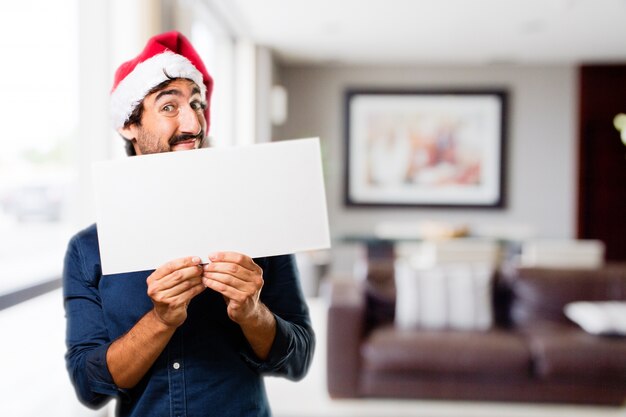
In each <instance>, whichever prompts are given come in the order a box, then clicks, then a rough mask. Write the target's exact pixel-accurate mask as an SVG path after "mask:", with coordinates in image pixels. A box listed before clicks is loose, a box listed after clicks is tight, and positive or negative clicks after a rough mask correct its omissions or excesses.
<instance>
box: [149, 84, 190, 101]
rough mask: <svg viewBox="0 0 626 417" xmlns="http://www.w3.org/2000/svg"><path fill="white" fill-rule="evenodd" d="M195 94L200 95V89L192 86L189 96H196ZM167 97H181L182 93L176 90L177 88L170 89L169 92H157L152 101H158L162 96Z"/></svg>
mask: <svg viewBox="0 0 626 417" xmlns="http://www.w3.org/2000/svg"><path fill="white" fill-rule="evenodd" d="M196 94H200V88H198V87H197V86H194V87H193V88H192V89H191V95H192V96H193V95H196ZM167 95H172V96H182V95H183V93H182V92H181V91H180V90H179V89H177V88H170V89H169V90H162V91H159V92H158V93H157V95H156V97H155V98H154V101H157V100H159V99H160V98H161V97H163V96H167Z"/></svg>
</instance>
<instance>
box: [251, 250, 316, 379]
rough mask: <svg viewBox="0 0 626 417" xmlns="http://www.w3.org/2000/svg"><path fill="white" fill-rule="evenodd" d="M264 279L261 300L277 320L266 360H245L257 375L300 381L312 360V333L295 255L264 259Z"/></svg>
mask: <svg viewBox="0 0 626 417" xmlns="http://www.w3.org/2000/svg"><path fill="white" fill-rule="evenodd" d="M263 278H264V281H265V283H264V285H263V290H262V291H261V301H262V302H263V303H264V304H265V305H266V306H267V307H268V308H269V310H270V311H271V312H272V314H274V317H275V318H276V336H275V338H274V342H273V343H272V347H271V348H270V352H269V354H268V357H267V359H266V360H264V361H260V360H259V359H258V358H256V356H254V355H253V354H250V353H247V354H245V356H246V359H247V360H248V362H249V363H250V364H251V365H252V366H254V367H256V368H257V369H258V371H259V372H260V373H263V374H268V375H278V376H284V377H286V378H288V379H291V380H299V379H302V378H303V377H304V376H305V375H306V373H307V371H308V369H309V366H310V365H311V360H312V359H313V352H314V350H315V334H314V332H313V328H312V326H311V319H310V316H309V310H308V307H307V304H306V301H305V299H304V295H303V294H302V289H301V287H300V281H299V278H298V270H297V267H296V264H295V260H294V256H293V255H284V256H275V257H270V258H267V263H266V265H265V267H264V268H263Z"/></svg>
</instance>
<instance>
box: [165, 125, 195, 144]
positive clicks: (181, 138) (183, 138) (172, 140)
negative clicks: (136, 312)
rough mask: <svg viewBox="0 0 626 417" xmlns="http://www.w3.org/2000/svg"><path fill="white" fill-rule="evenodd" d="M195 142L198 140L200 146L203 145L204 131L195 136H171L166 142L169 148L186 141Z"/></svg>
mask: <svg viewBox="0 0 626 417" xmlns="http://www.w3.org/2000/svg"><path fill="white" fill-rule="evenodd" d="M192 139H193V140H196V139H199V140H200V146H202V145H203V143H204V129H202V130H200V132H199V133H198V134H197V135H189V134H186V135H177V136H172V137H171V138H170V140H169V141H168V143H169V145H170V146H174V145H176V144H177V143H179V142H185V141H188V140H192Z"/></svg>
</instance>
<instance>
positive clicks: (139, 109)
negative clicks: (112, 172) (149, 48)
mask: <svg viewBox="0 0 626 417" xmlns="http://www.w3.org/2000/svg"><path fill="white" fill-rule="evenodd" d="M163 73H164V74H165V76H166V77H167V80H165V81H163V82H162V83H160V84H158V85H156V86H155V87H152V88H151V89H150V90H149V91H148V92H147V93H146V95H145V96H144V97H147V96H149V95H150V94H152V93H156V92H157V91H160V90H162V89H164V88H165V87H167V86H168V85H170V83H171V82H172V81H174V80H176V78H175V77H170V76H169V75H168V74H167V73H166V72H165V70H163ZM142 116H143V99H142V100H141V101H140V102H139V104H137V105H136V106H135V108H134V109H133V111H132V113H131V114H130V116H128V119H126V121H125V122H124V127H128V126H131V125H137V126H141V117H142ZM120 136H122V139H124V148H125V149H126V155H128V156H135V155H137V152H135V147H134V146H133V142H132V141H131V140H130V139H128V138H125V137H124V136H123V135H120Z"/></svg>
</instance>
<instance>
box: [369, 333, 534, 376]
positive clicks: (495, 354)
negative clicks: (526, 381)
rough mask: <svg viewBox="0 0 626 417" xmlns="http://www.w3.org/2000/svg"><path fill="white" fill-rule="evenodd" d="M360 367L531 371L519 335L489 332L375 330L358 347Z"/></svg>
mask: <svg viewBox="0 0 626 417" xmlns="http://www.w3.org/2000/svg"><path fill="white" fill-rule="evenodd" d="M361 355H362V359H363V366H364V367H365V368H366V369H370V370H378V371H392V372H393V371H419V372H434V373H446V372H447V373H456V374H490V375H493V374H511V375H512V374H517V375H522V376H526V375H528V374H529V370H530V353H529V351H528V349H527V347H526V346H525V344H524V340H523V338H522V337H521V336H519V335H517V334H515V333H513V332H504V331H498V330H491V331H486V332H479V331H475V332H472V331H455V330H443V331H437V330H403V329H398V328H396V327H394V326H392V325H388V326H383V327H380V328H377V329H376V330H374V331H373V332H372V333H371V334H370V335H369V336H368V338H367V339H366V340H365V342H364V343H363V345H362V347H361Z"/></svg>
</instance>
